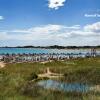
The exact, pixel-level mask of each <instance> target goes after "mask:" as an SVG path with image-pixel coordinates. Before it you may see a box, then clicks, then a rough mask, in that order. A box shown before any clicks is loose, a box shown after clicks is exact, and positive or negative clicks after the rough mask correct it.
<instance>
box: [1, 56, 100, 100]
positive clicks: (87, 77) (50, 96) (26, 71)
mask: <svg viewBox="0 0 100 100" xmlns="http://www.w3.org/2000/svg"><path fill="white" fill-rule="evenodd" d="M73 63H74V64H73ZM48 67H49V68H50V71H51V72H52V73H58V74H64V76H65V78H64V79H62V78H61V79H60V81H62V82H63V81H64V82H67V83H76V82H77V83H83V84H88V85H94V86H99V85H100V57H96V58H79V59H70V60H65V61H52V62H48V63H43V64H42V63H40V62H34V63H9V64H6V67H4V68H1V69H0V100H33V99H34V100H45V99H46V100H59V98H61V99H60V100H99V99H100V92H99V91H97V92H96V93H94V92H89V93H86V94H81V93H75V92H74V93H68V92H66V93H65V92H59V91H52V90H44V89H42V88H40V87H37V86H35V84H34V81H33V83H31V80H33V79H34V78H37V76H38V74H41V73H45V72H46V69H47V68H48ZM34 86H35V87H34ZM93 88H94V87H93ZM93 88H92V89H93ZM96 89H98V87H96ZM9 91H10V92H9ZM73 98H74V99H73Z"/></svg>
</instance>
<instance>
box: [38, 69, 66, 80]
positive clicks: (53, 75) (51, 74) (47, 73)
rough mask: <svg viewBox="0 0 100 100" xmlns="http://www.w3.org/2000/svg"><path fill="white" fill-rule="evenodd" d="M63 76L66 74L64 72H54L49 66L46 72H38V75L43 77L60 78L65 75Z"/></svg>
mask: <svg viewBox="0 0 100 100" xmlns="http://www.w3.org/2000/svg"><path fill="white" fill-rule="evenodd" d="M63 76H64V75H63V74H58V73H52V72H51V71H50V69H49V68H47V71H46V73H43V74H38V77H42V78H43V77H47V78H59V77H63Z"/></svg>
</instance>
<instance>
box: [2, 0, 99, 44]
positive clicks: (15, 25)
mask: <svg viewBox="0 0 100 100" xmlns="http://www.w3.org/2000/svg"><path fill="white" fill-rule="evenodd" d="M25 45H33V46H49V45H62V46H85V45H86V46H87V45H100V0H0V46H25Z"/></svg>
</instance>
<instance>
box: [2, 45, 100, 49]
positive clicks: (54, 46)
mask: <svg viewBox="0 0 100 100" xmlns="http://www.w3.org/2000/svg"><path fill="white" fill-rule="evenodd" d="M0 48H44V49H87V48H96V49H97V48H100V45H99V46H59V45H53V46H31V45H30V46H16V47H8V46H5V47H0Z"/></svg>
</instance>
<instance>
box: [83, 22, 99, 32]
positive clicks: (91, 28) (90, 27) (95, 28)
mask: <svg viewBox="0 0 100 100" xmlns="http://www.w3.org/2000/svg"><path fill="white" fill-rule="evenodd" d="M84 29H85V30H86V31H94V32H100V22H96V23H94V24H91V25H86V26H85V27H84Z"/></svg>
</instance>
